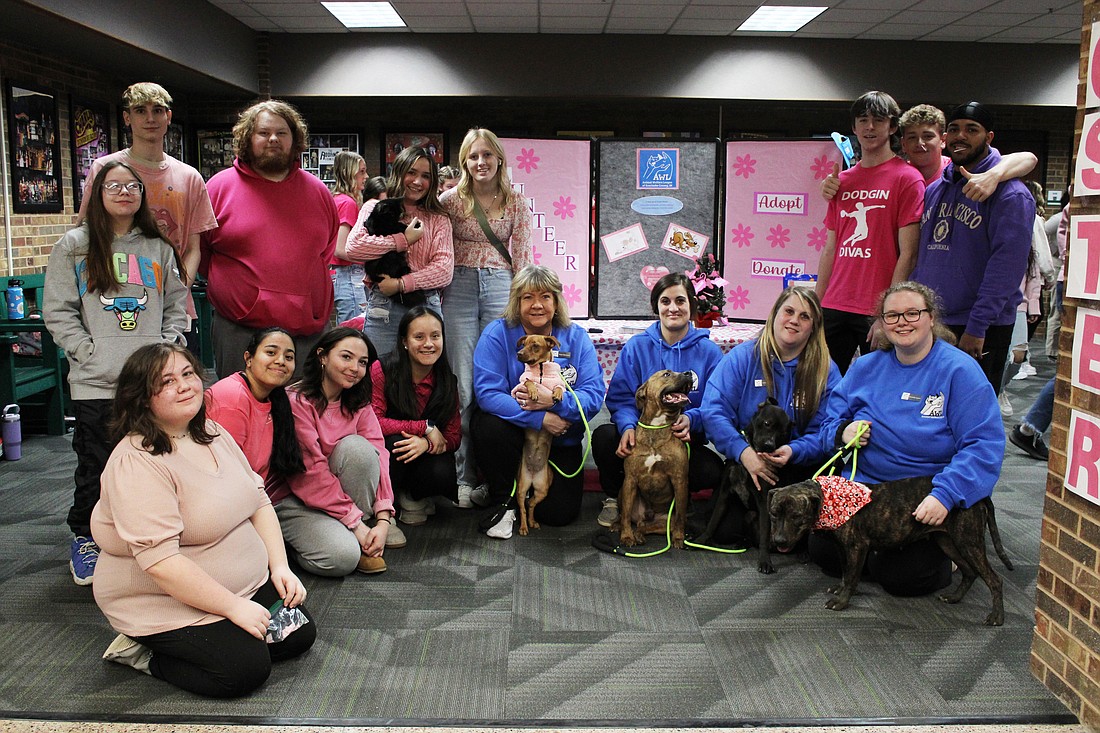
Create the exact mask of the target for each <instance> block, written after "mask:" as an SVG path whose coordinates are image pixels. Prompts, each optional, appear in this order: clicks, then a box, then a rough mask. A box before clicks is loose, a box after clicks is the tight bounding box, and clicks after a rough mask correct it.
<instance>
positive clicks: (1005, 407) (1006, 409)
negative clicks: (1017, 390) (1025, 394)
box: [997, 392, 1012, 417]
mask: <svg viewBox="0 0 1100 733" xmlns="http://www.w3.org/2000/svg"><path fill="white" fill-rule="evenodd" d="M997 404H998V405H1000V407H1001V415H1002V416H1004V417H1012V403H1011V402H1009V400H1008V393H1007V392H1001V395H1000V397H998V398H997Z"/></svg>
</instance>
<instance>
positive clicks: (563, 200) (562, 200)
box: [535, 158, 577, 219]
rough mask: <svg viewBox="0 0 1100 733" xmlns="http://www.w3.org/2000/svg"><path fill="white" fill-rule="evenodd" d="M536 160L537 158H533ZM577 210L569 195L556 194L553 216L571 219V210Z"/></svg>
mask: <svg viewBox="0 0 1100 733" xmlns="http://www.w3.org/2000/svg"><path fill="white" fill-rule="evenodd" d="M535 160H538V158H535ZM576 210H577V205H576V204H575V203H573V199H572V197H571V196H558V200H557V201H555V202H554V216H559V217H561V218H562V219H566V218H569V219H572V218H573V212H574V211H576Z"/></svg>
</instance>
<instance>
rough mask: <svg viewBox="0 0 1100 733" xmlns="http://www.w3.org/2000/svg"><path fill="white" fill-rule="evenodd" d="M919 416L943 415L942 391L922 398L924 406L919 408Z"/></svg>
mask: <svg viewBox="0 0 1100 733" xmlns="http://www.w3.org/2000/svg"><path fill="white" fill-rule="evenodd" d="M920 414H921V417H943V392H939V393H937V394H930V395H928V396H927V397H925V398H924V407H922V408H920Z"/></svg>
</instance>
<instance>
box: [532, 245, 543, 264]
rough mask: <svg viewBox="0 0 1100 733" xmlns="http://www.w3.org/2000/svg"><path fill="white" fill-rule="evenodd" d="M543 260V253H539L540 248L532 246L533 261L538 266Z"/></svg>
mask: <svg viewBox="0 0 1100 733" xmlns="http://www.w3.org/2000/svg"><path fill="white" fill-rule="evenodd" d="M541 260H542V252H539V248H538V247H535V246H534V245H532V246H531V261H532V262H534V263H535V264H536V265H537V264H539V262H540V261H541Z"/></svg>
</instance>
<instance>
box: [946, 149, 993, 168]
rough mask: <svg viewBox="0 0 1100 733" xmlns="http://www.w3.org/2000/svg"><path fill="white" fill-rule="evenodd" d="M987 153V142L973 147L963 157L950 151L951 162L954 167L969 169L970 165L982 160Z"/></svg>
mask: <svg viewBox="0 0 1100 733" xmlns="http://www.w3.org/2000/svg"><path fill="white" fill-rule="evenodd" d="M987 155H989V143H982V144H981V145H979V146H978V147H976V148H974V149H973V150H972V151H971V152H970V154H969V155H967V156H966V157H965V158H958V157H956V156H955V154H954V153H951V162H952V163H954V164H955V167H956V168H958V167H960V166H961V167H963V168H966V169H967V170H970V166H972V165H974V164H975V163H977V162H978V161H979V160H982V159H983V158H985V156H987Z"/></svg>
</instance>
